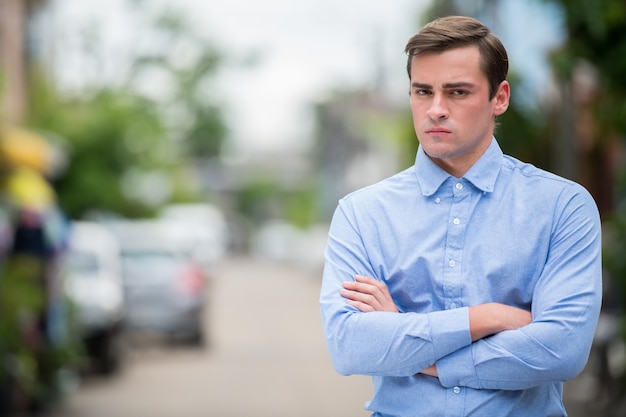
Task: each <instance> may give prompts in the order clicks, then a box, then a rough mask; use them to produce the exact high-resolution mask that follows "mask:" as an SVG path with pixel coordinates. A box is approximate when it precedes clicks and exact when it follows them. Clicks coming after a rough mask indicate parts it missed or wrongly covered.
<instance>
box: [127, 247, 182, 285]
mask: <svg viewBox="0 0 626 417" xmlns="http://www.w3.org/2000/svg"><path fill="white" fill-rule="evenodd" d="M179 262H180V257H179V256H178V255H177V254H176V253H175V252H168V251H163V250H142V251H124V252H122V267H123V270H124V275H125V277H126V282H127V284H130V283H131V282H132V283H135V284H137V283H139V281H141V282H152V283H156V282H158V281H163V280H167V279H168V278H171V277H172V276H173V275H175V274H173V271H175V270H176V269H177V268H178V266H179ZM129 280H130V281H129Z"/></svg>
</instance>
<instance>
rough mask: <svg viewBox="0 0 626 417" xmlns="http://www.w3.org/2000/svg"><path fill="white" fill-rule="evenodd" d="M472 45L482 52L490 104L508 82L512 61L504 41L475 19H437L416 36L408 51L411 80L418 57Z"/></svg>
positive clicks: (412, 38) (407, 48) (458, 17)
mask: <svg viewBox="0 0 626 417" xmlns="http://www.w3.org/2000/svg"><path fill="white" fill-rule="evenodd" d="M468 45H475V46H477V47H478V50H479V51H480V57H481V69H482V71H483V72H484V73H485V75H486V76H487V79H488V81H489V100H491V99H493V98H494V96H495V94H496V92H497V90H498V87H499V86H500V83H501V82H502V81H504V80H506V75H507V73H508V71H509V59H508V56H507V53H506V49H505V48H504V45H502V42H500V39H498V38H497V37H496V36H495V35H494V34H493V33H491V31H490V30H489V29H488V28H487V27H486V26H485V25H483V24H482V23H481V22H479V21H478V20H476V19H473V18H471V17H466V16H447V17H442V18H439V19H435V20H433V21H432V22H430V23H428V24H427V25H425V26H424V27H422V28H421V29H420V30H419V31H418V32H417V33H416V34H415V35H413V36H412V37H411V39H409V41H408V43H407V44H406V47H405V48H404V52H405V53H406V54H407V55H408V60H407V65H406V68H407V72H408V74H409V79H410V78H411V62H412V60H413V57H414V56H419V55H422V54H426V53H438V52H443V51H446V50H448V49H452V48H458V47H463V46H468Z"/></svg>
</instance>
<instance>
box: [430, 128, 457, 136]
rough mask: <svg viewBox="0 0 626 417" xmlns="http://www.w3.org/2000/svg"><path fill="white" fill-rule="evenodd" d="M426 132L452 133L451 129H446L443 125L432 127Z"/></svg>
mask: <svg viewBox="0 0 626 417" xmlns="http://www.w3.org/2000/svg"><path fill="white" fill-rule="evenodd" d="M426 133H428V134H431V135H433V134H443V133H452V132H451V131H450V130H449V129H445V128H443V127H431V128H429V129H426Z"/></svg>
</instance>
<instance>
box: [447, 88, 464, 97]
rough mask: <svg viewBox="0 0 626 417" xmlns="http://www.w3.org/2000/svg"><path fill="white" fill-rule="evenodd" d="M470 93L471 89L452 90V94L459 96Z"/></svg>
mask: <svg viewBox="0 0 626 417" xmlns="http://www.w3.org/2000/svg"><path fill="white" fill-rule="evenodd" d="M468 94H469V91H467V90H452V91H450V95H452V96H457V97H462V96H466V95H468Z"/></svg>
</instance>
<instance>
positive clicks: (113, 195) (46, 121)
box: [28, 5, 227, 218]
mask: <svg viewBox="0 0 626 417" xmlns="http://www.w3.org/2000/svg"><path fill="white" fill-rule="evenodd" d="M137 7H139V5H138V6H137ZM143 36H147V37H155V38H156V39H158V40H159V42H157V44H158V45H159V47H158V48H157V49H156V50H141V51H139V52H137V53H136V54H135V55H134V56H133V57H132V58H131V60H132V62H131V65H130V68H131V70H130V71H129V72H128V73H127V74H122V77H123V78H125V79H123V81H122V82H121V83H117V84H111V85H105V86H100V85H90V86H89V87H88V88H87V89H85V90H83V91H81V92H80V93H79V94H69V93H67V92H64V91H60V90H59V89H58V88H57V87H56V86H55V85H54V84H53V83H52V82H50V80H46V79H44V78H43V77H41V76H40V74H41V73H40V72H37V71H34V72H33V74H32V76H31V85H32V88H31V95H32V97H31V99H30V102H31V103H32V106H31V111H30V115H29V120H28V124H29V125H30V126H31V127H34V128H37V129H40V130H43V131H49V132H54V134H55V135H56V136H57V137H61V138H63V139H64V141H63V142H64V143H63V144H62V145H63V146H62V147H63V148H64V149H65V150H66V151H67V154H68V157H69V164H68V167H67V169H66V170H65V171H64V172H62V173H61V175H60V176H59V177H58V178H57V179H56V188H57V192H58V197H59V201H60V204H61V206H62V207H63V209H64V210H65V211H66V212H67V213H68V214H69V215H70V216H71V217H75V218H79V217H83V216H84V215H86V214H87V213H89V212H92V211H105V212H112V213H116V214H119V215H123V216H128V217H144V216H149V215H150V214H151V213H153V212H154V211H155V210H157V209H158V208H159V206H160V205H162V204H166V203H167V202H169V201H172V200H177V201H181V200H197V199H200V198H202V197H203V196H201V195H200V192H201V190H198V189H195V188H193V185H192V184H194V183H195V182H194V181H192V180H189V178H190V176H193V175H194V173H193V164H191V163H190V162H191V161H193V160H196V159H198V158H209V157H214V156H217V155H219V152H220V150H221V147H222V143H223V141H224V138H225V136H226V133H227V130H226V125H225V123H224V121H223V116H222V113H221V108H220V105H219V102H218V99H217V97H216V96H215V93H214V92H213V91H214V90H213V89H211V86H212V81H213V79H214V78H215V75H216V73H217V71H218V69H219V67H220V65H221V63H222V62H223V59H222V57H221V55H220V54H219V53H218V51H217V49H216V48H215V47H213V46H212V45H211V44H210V43H209V42H208V41H207V40H205V39H204V38H202V37H201V36H199V35H197V34H195V33H194V32H193V30H192V29H191V28H190V26H188V25H187V24H186V22H185V20H184V19H183V18H182V16H181V15H180V14H177V13H175V12H173V11H169V10H168V11H165V12H163V13H162V14H160V15H159V16H157V18H156V19H155V21H154V23H153V25H152V27H151V28H150V30H149V31H148V32H146V33H144V34H143ZM94 39H96V40H97V36H94ZM98 46H99V45H98V43H97V42H96V41H94V42H93V46H92V48H88V49H97V48H98ZM181 51H184V52H181ZM155 73H158V74H159V75H161V76H163V75H164V76H165V77H166V79H167V84H168V85H167V87H168V88H166V89H165V88H162V87H163V86H161V85H152V86H150V90H151V91H148V92H146V91H145V89H144V90H142V89H141V82H145V80H146V79H149V77H150V76H151V75H154V74H155ZM161 88H162V89H163V90H166V91H167V94H158V93H159V91H156V93H157V94H151V93H155V90H159V89H161Z"/></svg>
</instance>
